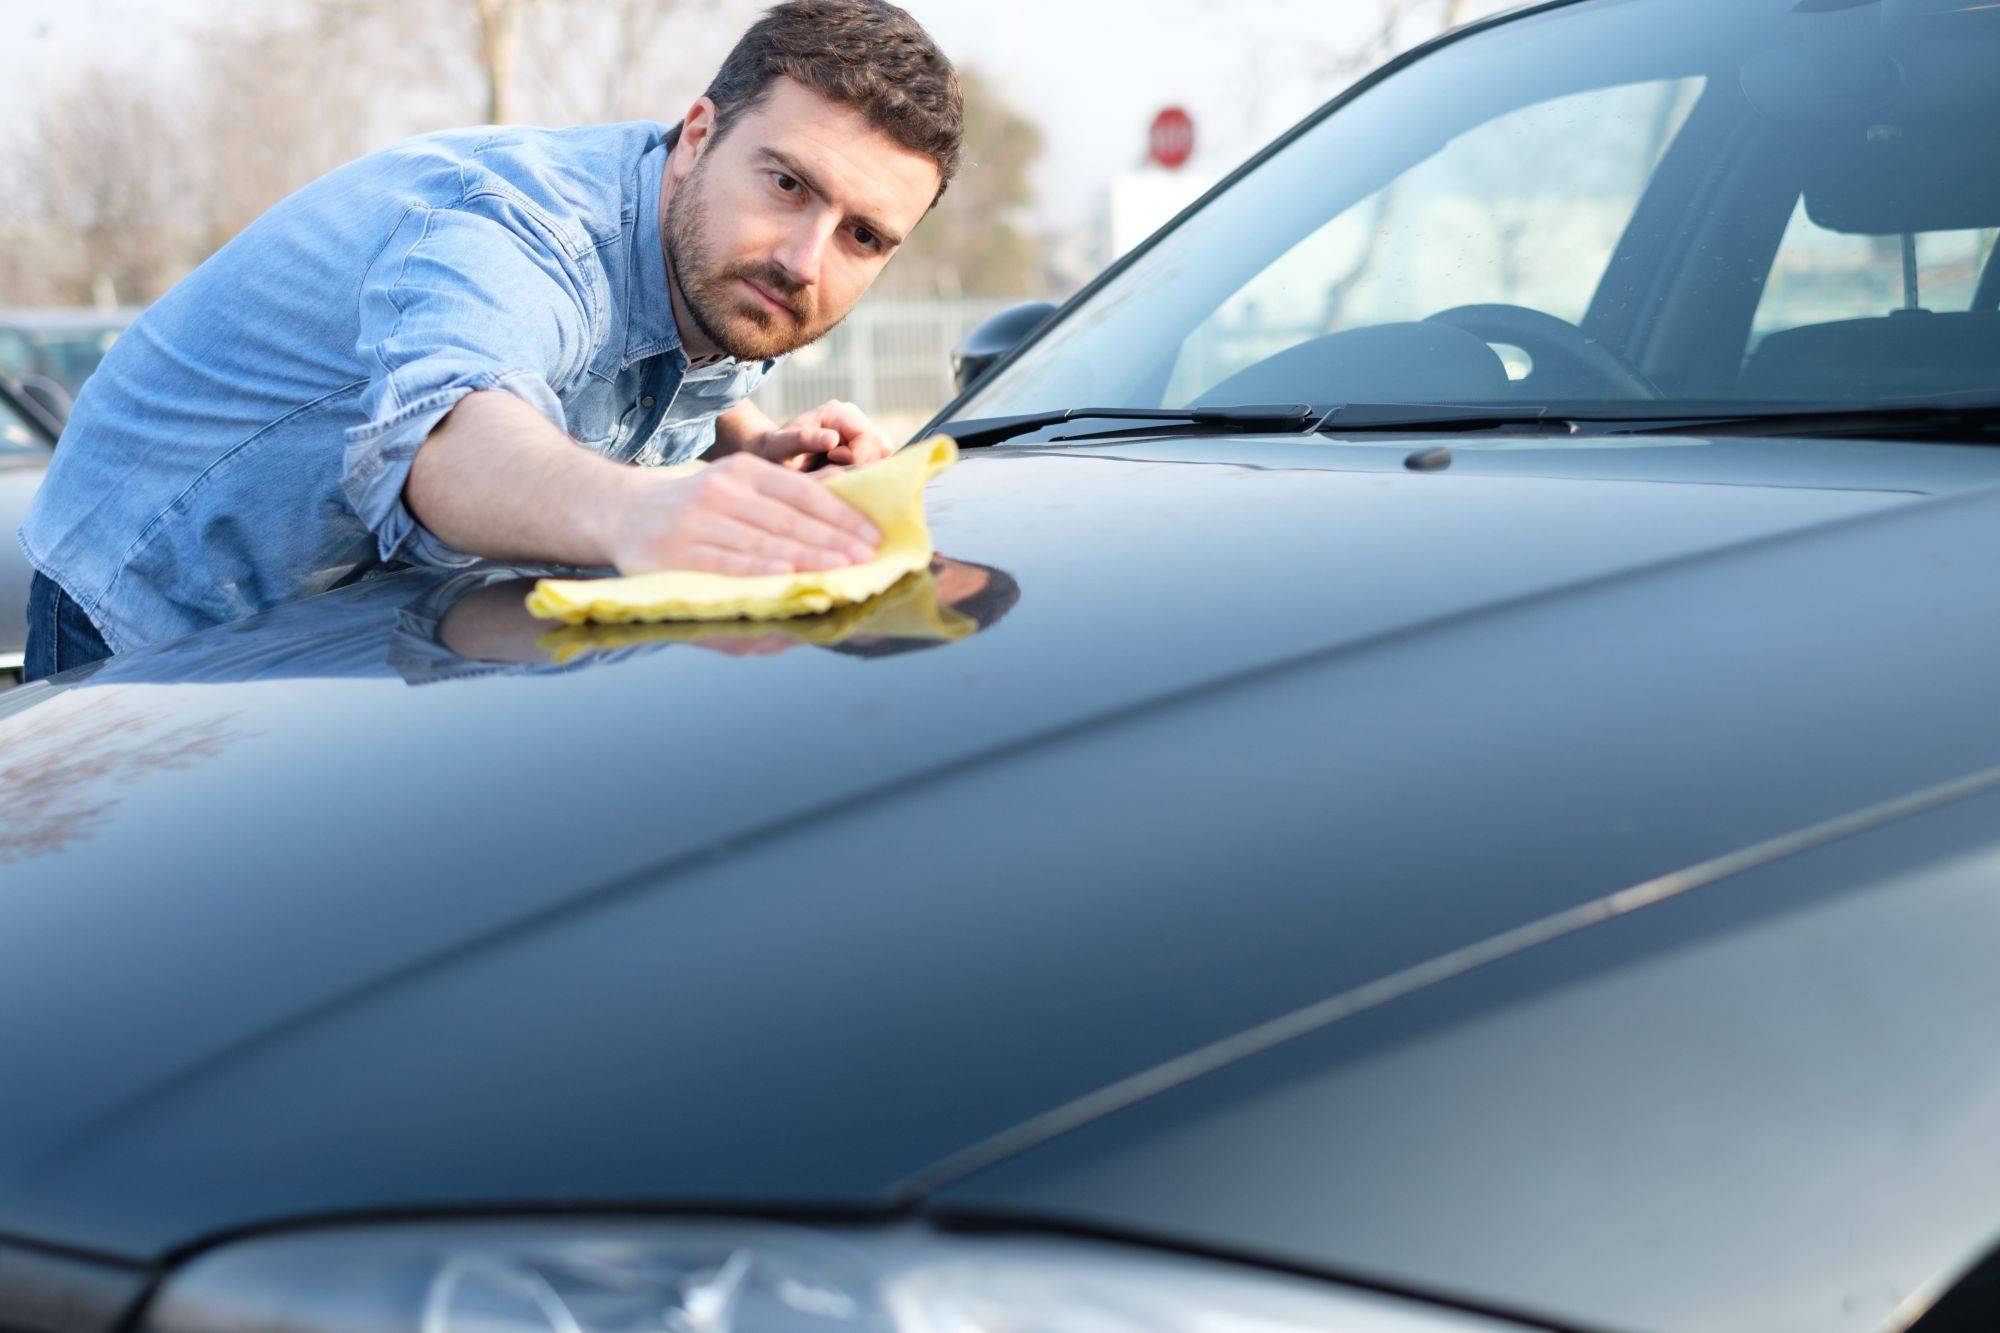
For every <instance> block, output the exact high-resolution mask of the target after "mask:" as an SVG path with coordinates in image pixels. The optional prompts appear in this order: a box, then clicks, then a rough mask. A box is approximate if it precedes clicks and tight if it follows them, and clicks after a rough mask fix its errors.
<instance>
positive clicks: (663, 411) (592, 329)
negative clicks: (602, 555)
mask: <svg viewBox="0 0 2000 1333" xmlns="http://www.w3.org/2000/svg"><path fill="white" fill-rule="evenodd" d="M677 134H678V130H677V129H670V128H669V127H667V126H665V125H659V124H655V123H653V122H650V121H635V122H628V123H624V124H616V125H593V126H586V127H583V128H579V129H568V130H540V129H525V128H513V127H506V128H499V127H493V126H486V127H481V128H478V129H474V130H459V131H450V132H446V133H441V134H428V135H422V136H419V137H417V138H414V139H409V140H406V141H404V142H402V143H399V144H395V145H393V146H391V147H389V148H386V149H383V150H382V151H380V152H377V153H373V154H371V155H369V156H367V157H364V158H362V159H360V160H359V161H357V162H353V163H350V164H349V165H347V166H345V167H342V168H340V169H339V170H337V171H334V172H332V173H330V174H328V175H326V176H323V177H321V178H320V179H319V180H317V181H315V182H314V183H312V184H311V185H308V186H306V187H305V188H304V189H302V190H300V191H299V192H298V193H296V194H294V195H292V196H290V197H289V198H287V199H285V200H284V201H282V202H281V203H279V204H277V205H276V206H275V207H273V208H272V209H271V210H270V211H269V212H267V213H265V214H264V215H263V216H262V217H260V218H258V219H257V221H256V222H254V223H252V224H251V225H250V226H249V227H248V228H246V229H245V230H244V231H243V233H242V234H241V235H239V236H237V237H236V238H235V239H234V240H232V241H230V242H229V243H228V244H227V245H225V246H223V247H222V249H221V250H219V251H217V252H216V253H215V254H214V255H212V256H211V257H210V258H209V259H208V261H207V262H206V263H204V264H202V265H201V267H199V268H197V269H196V270H195V271H194V272H193V273H191V274H189V275H188V276H187V277H186V278H185V279H184V280H182V281H181V282H180V283H179V284H177V285H176V286H175V287H174V288H173V289H172V290H171V291H169V292H167V294H166V295H165V296H163V297H161V298H160V300H159V301H157V302H156V303H154V304H153V305H152V306H151V307H150V308H149V309H147V310H146V311H145V312H144V313H143V314H142V315H140V317H139V319H138V320H137V322H135V323H134V324H133V325H132V326H131V327H130V328H129V329H127V330H126V331H125V333H124V334H123V335H121V336H120V337H119V339H118V341H117V342H116V343H115V344H113V345H112V348H111V351H110V352H109V353H108V354H107V355H106V356H105V358H104V361H103V364H102V365H101V366H99V368H98V370H97V372H96V373H95V374H93V375H92V376H91V377H90V379H89V380H88V381H86V382H85V384H84V386H83V390H82V392H81V393H80V394H79V395H78V396H77V401H76V407H75V410H74V411H73V413H72V414H71V416H70V420H69V425H68V427H67V428H66V429H65V430H64V432H63V437H62V441H61V443H60V444H59V445H58V446H57V449H56V453H55V459H54V462H53V465H52V466H51V467H50V469H49V474H48V477H47V479H46V481H44V482H43V484H42V488H41V491H40V493H39V494H38V495H37V496H36V498H35V503H34V505H33V507H32V508H31V509H30V510H29V512H28V516H27V520H26V522H24V523H23V524H22V526H21V532H20V541H21V546H22V548H23V550H25V551H26V553H27V556H28V559H29V560H30V561H32V562H33V563H34V565H35V567H36V568H38V569H40V570H41V571H42V572H43V573H45V574H47V575H48V576H49V577H50V578H52V579H54V580H55V581H56V582H57V583H58V584H60V585H61V586H62V587H63V589H64V590H65V591H66V592H68V593H69V595H70V596H71V597H72V598H74V599H75V600H76V601H77V602H78V603H79V604H80V605H81V606H82V607H83V609H84V610H85V611H86V612H88V613H89V615H90V618H91V619H92V620H93V621H94V622H95V623H96V625H97V627H98V629H99V630H100V631H101V632H102V633H103V635H104V638H105V641H106V642H107V643H108V644H109V645H110V646H111V648H112V649H113V650H114V651H117V652H124V651H127V650H129V649H132V648H136V647H138V646H140V645H141V644H146V643H151V642H154V641H157V640H161V639H167V638H172V637H175V636H178V635H181V634H185V633H190V632H192V631H194V630H198V629H203V628H205V627H207V626H210V625H215V624H220V623H223V622H226V621H230V620H236V619H238V618H240V617H243V616H247V615H250V614H253V613H255V612H258V611H262V610H265V609H267V608H269V607H271V606H274V605H277V604H279V603H281V602H286V601H290V600H292V599H294V598H298V597H304V596H308V595H310V594H312V593H315V592H320V591H323V590H325V589H327V588H330V587H333V586H335V585H337V584H340V583H343V582H346V581H348V580H349V579H350V578H352V577H354V576H356V575H358V574H361V573H364V572H367V571H368V570H369V569H371V568H374V567H377V566H380V565H384V564H389V563H402V564H414V565H432V566H458V565H470V564H472V563H474V560H475V557H473V556H470V555H467V554H465V553H464V552H460V551H456V550H453V549H452V548H451V547H449V546H447V545H445V544H444V543H443V542H442V541H440V540H439V539H438V538H437V537H436V536H435V535H434V534H432V533H430V532H428V531H426V530H425V529H424V527H423V526H422V525H421V524H420V523H418V522H417V521H416V519H415V518H414V517H413V516H412V515H411V514H410V512H409V511H408V509H406V508H405V507H404V505H403V501H402V490H403V481H404V478H405V477H406V476H407V475H408V473H409V468H410V460H411V459H412V458H413V457H414V456H415V455H416V452H417V447H418V446H419V445H420V444H422V443H423V441H424V438H425V437H426V436H427V435H428V434H429V433H430V431H431V429H432V428H433V427H434V426H436V425H437V423H438V422H439V421H440V420H441V419H442V418H443V417H444V415H445V413H446V412H448V411H450V410H451V407H452V405H453V404H454V403H456V402H457V401H458V400H459V399H460V398H462V397H464V396H465V395H466V394H468V393H471V392H473V391H474V390H478V389H503V390H506V391H509V392H511V393H514V394H516V395H518V396H519V397H520V398H521V399H522V400H523V401H525V402H527V403H529V404H531V405H532V406H534V407H535V408H536V409H537V410H538V411H540V412H541V413H542V414H543V415H544V416H546V417H548V419H549V420H550V421H552V422H554V423H556V424H557V425H559V426H562V427H563V428H564V429H566V430H567V431H568V432H569V434H570V435H571V437H573V438H574V439H575V440H576V441H577V442H578V443H579V444H580V445H582V446H585V447H587V448H590V449H594V450H597V451H598V452H599V453H602V454H605V455H606V456H608V457H611V458H615V459H619V460H622V461H628V462H632V463H637V464H668V463H676V462H680V461H682V460H684V459H688V458H692V457H694V456H696V455H698V454H700V453H702V452H703V451H705V450H706V449H707V448H708V447H709V446H710V445H711V444H712V443H714V440H715V418H716V416H717V415H718V414H720V413H722V412H724V411H726V410H727V409H728V408H730V407H732V406H734V405H735V404H736V403H738V402H739V401H741V400H742V399H743V397H744V396H745V395H746V394H748V393H749V392H750V391H751V390H752V389H753V388H755V387H756V385H757V384H758V383H759V382H760V381H761V380H762V379H763V378H764V377H765V376H766V375H767V374H769V373H770V370H771V368H772V367H773V366H774V365H775V364H776V362H775V361H760V362H734V361H729V360H726V359H725V360H723V361H720V362H718V363H715V364H713V365H710V366H706V367H703V368H701V369H699V370H691V369H690V368H689V365H688V358H687V355H686V353H685V352H683V351H682V350H681V344H680V335H679V331H678V330H677V329H676V328H675V325H674V317H673V309H672V305H671V302H670V300H669V298H668V291H667V272H666V261H665V259H664V257H663V256H662V254H661V251H660V225H659V198H660V185H661V179H662V176H663V175H664V172H665V167H666V157H667V153H668V150H669V148H670V147H671V145H672V143H673V140H674V138H675V137H676V136H677Z"/></svg>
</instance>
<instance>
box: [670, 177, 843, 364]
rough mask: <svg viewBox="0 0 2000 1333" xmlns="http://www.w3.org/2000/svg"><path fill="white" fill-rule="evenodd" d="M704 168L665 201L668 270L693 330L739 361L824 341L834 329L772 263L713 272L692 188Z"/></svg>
mask: <svg viewBox="0 0 2000 1333" xmlns="http://www.w3.org/2000/svg"><path fill="white" fill-rule="evenodd" d="M707 165H708V164H707V163H706V162H698V163H696V164H695V169H694V170H693V171H692V172H690V173H689V174H688V177H687V179H685V180H683V181H682V182H681V183H680V186H679V188H677V189H676V190H675V191H674V193H673V196H672V197H671V198H670V199H668V200H667V234H666V245H667V267H668V268H669V269H670V270H671V271H672V274H673V280H674V282H675V283H677V284H678V285H679V287H680V291H681V302H682V304H684V305H685V306H686V307H687V312H688V315H689V317H690V318H692V319H693V320H694V325H695V327H696V328H697V329H699V330H700V331H701V335H702V336H703V337H704V338H706V339H708V340H709V341H710V342H711V343H714V344H715V345H716V346H717V347H720V348H721V349H722V350H723V351H724V352H725V353H727V354H728V355H729V356H732V357H734V358H735V359H736V360H738V361H765V360H769V359H770V358H772V357H777V356H783V355H784V354H785V353H787V352H794V351H797V350H798V349H799V348H801V347H804V346H805V345H806V344H807V343H809V342H813V341H814V340H816V339H818V338H820V337H822V336H823V335H824V334H825V333H826V332H827V330H828V329H830V328H832V327H833V325H832V324H827V325H824V326H820V325H817V324H816V322H815V319H814V316H815V314H816V313H817V311H816V307H815V304H814V301H813V297H812V295H811V293H809V292H807V291H806V290H805V289H804V288H803V287H801V286H800V285H799V284H798V283H795V282H793V281H792V280H791V278H790V277H789V276H788V275H787V274H786V273H785V271H784V270H783V269H781V268H779V267H778V266H777V265H776V264H769V263H755V262H742V263H735V264H730V265H728V266H726V267H724V268H721V269H717V268H716V266H715V257H714V253H713V250H712V247H711V246H710V245H709V239H708V227H707V219H706V217H705V216H704V215H703V212H702V200H701V198H700V193H699V191H698V190H697V188H696V186H697V183H698V182H699V181H700V180H701V178H702V170H703V168H704V167H706V166H707ZM742 278H747V279H749V280H750V281H751V282H754V283H756V284H757V285H758V286H759V287H762V288H763V289H764V290H765V291H767V292H769V293H770V294H771V295H772V296H774V297H776V298H777V299H778V300H779V301H780V302H782V303H783V304H784V305H785V307H786V310H785V312H784V313H782V314H781V313H779V312H778V311H775V310H772V309H771V308H770V307H768V306H766V305H765V304H764V303H763V302H761V301H759V300H758V299H757V298H756V297H755V296H754V295H753V294H751V293H749V292H746V291H744V290H743V288H742V286H741V285H740V284H739V282H738V279H742ZM834 322H835V323H838V322H839V321H837V320H836V321H834Z"/></svg>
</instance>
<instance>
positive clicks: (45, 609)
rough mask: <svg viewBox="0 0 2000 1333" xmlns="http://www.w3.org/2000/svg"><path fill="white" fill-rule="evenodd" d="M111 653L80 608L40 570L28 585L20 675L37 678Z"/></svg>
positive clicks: (102, 637) (96, 659)
mask: <svg viewBox="0 0 2000 1333" xmlns="http://www.w3.org/2000/svg"><path fill="white" fill-rule="evenodd" d="M109 656H111V649H110V647H109V646H107V645H106V644H105V642H104V636H103V635H101V634H99V633H98V632H97V626H95V625H93V624H91V623H90V617H89V616H87V615H85V614H84V612H83V608H82V607H80V606H78V605H77V604H76V601H75V600H74V599H73V598H72V597H71V596H70V595H69V594H68V593H66V592H64V591H63V590H62V588H61V586H59V585H58V584H57V583H56V581H55V580H54V579H52V578H50V577H49V576H48V575H46V574H44V573H42V572H41V571H40V570H36V571H35V580H34V582H33V583H31V584H29V585H28V649H27V661H26V662H25V663H23V670H22V676H23V677H24V678H25V679H27V680H40V679H41V678H42V677H43V676H53V675H54V674H55V673H56V672H58V671H67V670H69V669H70V668H71V667H80V666H82V665H84V664H85V663H87V662H96V661H99V660H101V659H103V658H106V657H109Z"/></svg>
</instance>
